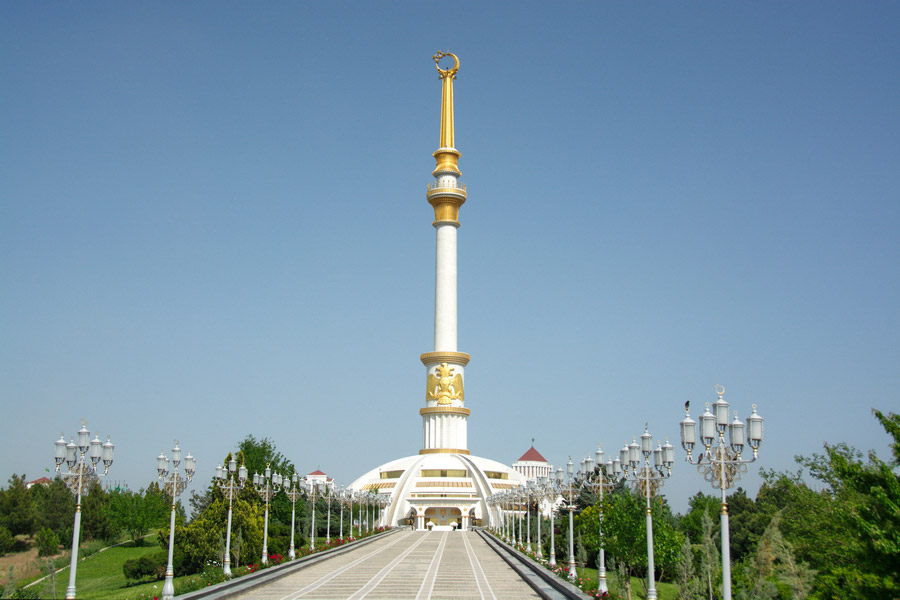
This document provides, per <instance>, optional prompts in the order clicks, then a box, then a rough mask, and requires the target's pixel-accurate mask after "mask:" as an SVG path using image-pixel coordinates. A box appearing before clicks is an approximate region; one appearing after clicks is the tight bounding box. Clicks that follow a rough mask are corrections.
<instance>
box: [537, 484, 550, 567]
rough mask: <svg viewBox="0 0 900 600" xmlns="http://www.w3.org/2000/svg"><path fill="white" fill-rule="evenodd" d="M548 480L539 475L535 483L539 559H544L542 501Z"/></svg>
mask: <svg viewBox="0 0 900 600" xmlns="http://www.w3.org/2000/svg"><path fill="white" fill-rule="evenodd" d="M546 482H547V478H546V477H545V476H544V475H539V476H538V478H537V480H536V481H535V482H534V502H535V517H536V518H537V552H536V553H535V554H537V557H538V558H543V557H544V540H543V538H542V533H543V532H542V531H541V529H542V528H541V519H542V515H541V501H542V500H543V498H544V486H545V485H546Z"/></svg>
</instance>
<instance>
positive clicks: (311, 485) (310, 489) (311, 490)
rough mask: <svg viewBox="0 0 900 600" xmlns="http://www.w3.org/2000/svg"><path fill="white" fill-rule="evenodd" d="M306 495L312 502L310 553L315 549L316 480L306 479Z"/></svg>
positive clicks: (317, 486)
mask: <svg viewBox="0 0 900 600" xmlns="http://www.w3.org/2000/svg"><path fill="white" fill-rule="evenodd" d="M305 488H306V495H307V496H308V497H309V499H310V500H311V502H312V512H311V515H312V518H311V519H310V522H309V549H310V551H315V549H316V494H317V493H318V491H319V481H318V480H317V479H313V480H310V479H307V480H306V486H305Z"/></svg>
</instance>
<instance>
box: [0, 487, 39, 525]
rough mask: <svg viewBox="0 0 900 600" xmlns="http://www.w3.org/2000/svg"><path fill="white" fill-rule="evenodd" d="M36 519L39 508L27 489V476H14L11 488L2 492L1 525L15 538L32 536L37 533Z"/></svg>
mask: <svg viewBox="0 0 900 600" xmlns="http://www.w3.org/2000/svg"><path fill="white" fill-rule="evenodd" d="M36 518H37V507H36V506H35V503H34V497H32V495H31V494H30V493H29V492H28V489H27V488H26V487H25V476H24V475H16V474H13V475H12V477H10V478H9V486H8V487H7V488H6V489H5V490H3V491H2V492H0V525H3V526H4V527H6V528H7V529H9V532H10V533H12V534H13V535H14V536H15V535H19V534H25V535H30V534H32V533H33V532H34V531H35V520H36Z"/></svg>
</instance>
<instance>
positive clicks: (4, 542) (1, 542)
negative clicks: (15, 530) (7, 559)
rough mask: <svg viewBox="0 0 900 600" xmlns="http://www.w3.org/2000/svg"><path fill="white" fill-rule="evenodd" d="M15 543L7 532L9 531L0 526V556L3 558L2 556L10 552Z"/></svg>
mask: <svg viewBox="0 0 900 600" xmlns="http://www.w3.org/2000/svg"><path fill="white" fill-rule="evenodd" d="M15 543H16V540H15V538H13V536H12V534H11V533H10V532H9V529H7V528H6V527H4V526H3V525H0V556H3V555H4V554H6V553H7V552H9V551H10V550H12V549H13V545H14V544H15Z"/></svg>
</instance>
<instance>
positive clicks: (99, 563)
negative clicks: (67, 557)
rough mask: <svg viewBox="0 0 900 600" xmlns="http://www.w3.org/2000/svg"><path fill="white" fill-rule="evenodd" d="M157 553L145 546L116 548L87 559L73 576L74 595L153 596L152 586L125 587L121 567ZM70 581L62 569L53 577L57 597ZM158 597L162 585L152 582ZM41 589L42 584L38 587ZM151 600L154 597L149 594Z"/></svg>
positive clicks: (82, 599)
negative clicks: (155, 586) (128, 561)
mask: <svg viewBox="0 0 900 600" xmlns="http://www.w3.org/2000/svg"><path fill="white" fill-rule="evenodd" d="M157 551H159V546H158V545H157V544H148V545H146V546H136V547H135V546H118V547H116V548H110V549H108V550H104V551H103V552H98V553H97V554H94V555H92V556H89V557H88V558H86V559H85V560H84V561H79V562H78V571H77V572H76V574H75V591H76V594H77V595H78V598H79V600H91V599H92V598H96V599H106V598H110V599H113V598H119V599H123V600H124V599H126V598H140V597H141V594H143V597H145V598H146V597H147V593H148V592H152V589H153V585H154V584H143V585H140V586H133V587H126V586H127V583H128V580H126V579H125V575H124V574H123V573H122V564H123V563H124V562H125V561H126V560H128V559H131V558H139V557H141V556H144V555H147V554H153V553H154V552H157ZM68 581H69V569H63V570H62V571H60V572H59V573H57V575H56V597H57V598H62V597H63V596H64V595H65V591H66V585H67V583H68ZM155 584H156V585H157V588H156V589H157V594H156V595H159V591H161V590H162V582H161V581H160V582H155ZM37 585H38V586H42V584H41V583H39V584H37ZM149 597H150V598H152V597H153V594H152V593H150V596H149Z"/></svg>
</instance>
